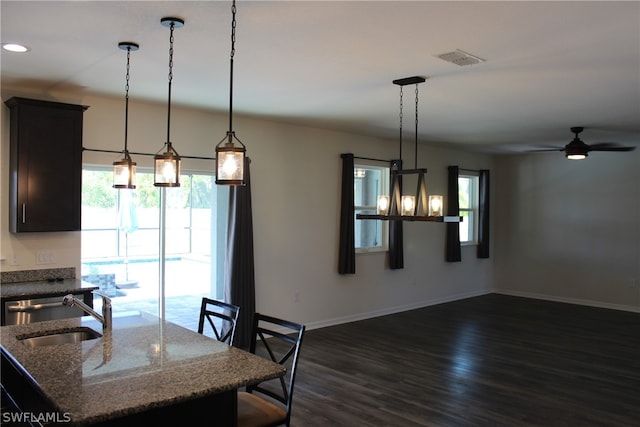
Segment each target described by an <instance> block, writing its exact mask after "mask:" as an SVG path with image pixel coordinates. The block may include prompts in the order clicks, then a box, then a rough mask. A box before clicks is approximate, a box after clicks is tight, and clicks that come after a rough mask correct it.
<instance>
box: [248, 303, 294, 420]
mask: <svg viewBox="0 0 640 427" xmlns="http://www.w3.org/2000/svg"><path fill="white" fill-rule="evenodd" d="M304 330H305V325H300V324H298V323H294V322H290V321H287V320H283V319H278V318H275V317H271V316H266V315H264V314H260V313H256V314H255V315H254V319H253V330H252V337H251V342H250V347H249V351H250V352H251V353H253V354H256V355H258V356H261V357H264V358H267V359H269V360H272V361H274V362H276V363H279V364H281V365H283V366H284V367H286V369H287V372H286V373H285V375H284V376H283V377H279V378H274V379H272V380H267V381H263V382H261V383H259V384H255V385H252V386H247V387H246V391H239V392H238V427H267V426H280V425H285V426H289V422H290V420H291V403H292V401H293V386H294V384H295V378H296V367H297V365H298V356H299V355H300V346H301V344H302V337H303V335H304Z"/></svg>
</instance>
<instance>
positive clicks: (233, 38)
mask: <svg viewBox="0 0 640 427" xmlns="http://www.w3.org/2000/svg"><path fill="white" fill-rule="evenodd" d="M236 10H237V8H236V2H235V0H233V3H232V4H231V53H230V55H229V59H230V62H229V64H230V65H229V67H230V72H229V76H230V77H229V138H231V135H232V133H233V57H234V56H235V54H236Z"/></svg>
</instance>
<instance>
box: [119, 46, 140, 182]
mask: <svg viewBox="0 0 640 427" xmlns="http://www.w3.org/2000/svg"><path fill="white" fill-rule="evenodd" d="M118 47H119V48H120V49H122V50H126V51H127V76H126V84H125V110H124V111H125V113H124V150H122V159H121V160H118V161H115V162H113V188H118V189H121V188H126V189H135V188H136V163H135V162H134V161H133V160H132V159H131V155H129V149H128V147H127V136H128V132H129V129H128V128H129V77H130V74H129V65H130V59H131V52H132V51H135V50H138V49H139V47H140V46H138V44H136V43H133V42H120V43H118Z"/></svg>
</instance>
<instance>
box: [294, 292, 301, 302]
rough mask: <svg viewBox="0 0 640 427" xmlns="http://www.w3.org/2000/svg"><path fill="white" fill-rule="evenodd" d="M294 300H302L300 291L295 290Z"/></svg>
mask: <svg viewBox="0 0 640 427" xmlns="http://www.w3.org/2000/svg"><path fill="white" fill-rule="evenodd" d="M293 302H300V291H295V292H294V293H293Z"/></svg>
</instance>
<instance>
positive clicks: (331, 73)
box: [1, 0, 640, 156]
mask: <svg viewBox="0 0 640 427" xmlns="http://www.w3.org/2000/svg"><path fill="white" fill-rule="evenodd" d="M1 14H2V15H1V17H2V27H1V35H2V43H7V42H17V43H23V44H26V45H27V46H28V47H29V48H30V49H31V50H30V51H29V52H28V53H26V54H15V53H9V52H5V51H2V58H1V60H2V62H1V66H2V85H3V96H5V97H6V96H8V95H9V94H8V93H6V92H5V91H6V89H7V88H11V89H12V90H16V89H17V90H21V89H23V88H25V89H26V88H30V89H29V90H30V91H34V90H35V91H36V92H38V93H42V94H46V95H51V94H55V93H56V92H60V93H68V92H69V91H71V92H79V93H96V94H108V95H113V96H119V97H122V99H123V100H124V79H125V65H126V53H125V52H124V51H122V50H120V49H118V47H117V45H118V42H121V41H133V42H136V43H138V44H139V45H140V50H138V51H136V52H133V53H132V54H131V81H130V92H129V94H130V97H131V99H134V98H135V99H138V100H152V101H159V102H164V103H166V101H167V92H168V89H167V88H168V57H169V54H168V51H169V29H168V28H167V27H164V26H162V25H161V24H160V19H161V18H163V17H168V16H173V17H179V18H182V19H184V21H185V25H184V27H183V28H179V29H176V30H175V32H174V36H175V40H174V68H173V81H172V101H173V103H174V104H185V105H190V106H194V107H199V108H200V107H202V108H207V109H213V110H219V111H221V112H226V111H228V107H229V62H230V61H229V55H230V48H231V2H230V1H194V2H191V1H99V2H98V1H69V2H63V1H41V2H38V1H6V0H2V2H1ZM235 47H236V52H235V57H234V67H235V69H234V98H233V108H234V110H233V111H234V115H236V114H249V115H257V116H261V117H264V118H269V119H275V120H279V121H286V122H290V123H301V124H308V125H312V126H318V127H325V128H335V129H340V130H346V131H349V132H355V133H359V134H364V135H372V136H380V137H389V138H397V135H398V127H399V118H398V114H399V86H397V85H394V84H392V80H394V79H398V78H403V77H409V76H416V75H418V76H424V77H426V78H427V81H426V82H425V83H423V84H421V85H420V86H419V91H420V92H419V133H420V141H424V142H429V143H436V144H445V145H450V146H456V145H460V146H463V147H466V148H471V149H478V150H491V151H498V152H499V151H514V150H515V151H520V150H523V149H531V148H534V147H545V146H558V147H562V146H564V145H565V144H566V143H568V142H569V141H570V140H571V138H572V136H573V135H572V134H571V132H570V131H569V128H570V127H572V126H584V127H585V131H584V133H583V134H582V135H581V138H582V139H583V140H584V141H585V142H586V143H588V144H590V143H595V142H616V143H620V144H624V145H633V146H638V147H640V2H638V1H624V2H613V1H603V2H592V1H585V2H579V1H569V2H553V1H552V2H541V1H508V2H485V1H471V2H465V1H445V2H436V1H407V2H401V1H390V2H383V1H351V2H347V1H242V0H239V1H238V3H237V30H236V46H235ZM455 49H461V50H464V51H466V52H470V53H472V54H474V55H476V56H478V57H481V58H483V59H485V60H486V62H484V63H481V64H477V65H471V66H464V67H461V66H458V65H454V64H451V63H448V62H445V61H443V60H441V59H439V58H437V55H439V54H442V53H446V52H450V51H453V50H455ZM404 93H405V95H404V117H405V118H404V124H403V127H404V129H405V137H406V138H408V139H409V140H412V139H413V130H414V127H415V125H414V116H415V110H414V108H415V104H414V86H406V87H405V89H404ZM598 155H603V156H617V155H620V154H618V153H599V154H598Z"/></svg>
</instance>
